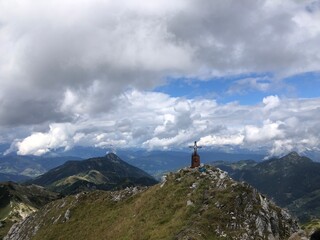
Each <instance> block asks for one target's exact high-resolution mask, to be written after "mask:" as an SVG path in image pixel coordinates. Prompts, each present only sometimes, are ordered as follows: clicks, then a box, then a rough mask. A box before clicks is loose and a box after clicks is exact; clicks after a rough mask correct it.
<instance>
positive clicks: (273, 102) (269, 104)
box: [262, 96, 280, 111]
mask: <svg viewBox="0 0 320 240" xmlns="http://www.w3.org/2000/svg"><path fill="white" fill-rule="evenodd" d="M262 102H263V103H264V104H265V106H264V109H265V110H266V111H268V110H271V109H273V108H275V107H277V106H279V105H280V99H279V97H278V96H268V97H265V98H264V99H263V100H262Z"/></svg>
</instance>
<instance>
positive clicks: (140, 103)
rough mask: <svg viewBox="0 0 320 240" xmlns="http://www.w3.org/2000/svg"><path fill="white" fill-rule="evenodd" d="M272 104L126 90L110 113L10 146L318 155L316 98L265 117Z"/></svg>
mask: <svg viewBox="0 0 320 240" xmlns="http://www.w3.org/2000/svg"><path fill="white" fill-rule="evenodd" d="M266 99H268V100H266ZM274 100H275V99H274V98H272V97H266V98H264V99H263V100H262V102H261V104H258V105H256V106H253V107H252V106H241V105H239V104H237V103H233V104H217V103H216V102H215V101H210V100H208V99H197V100H190V99H184V98H173V97H170V96H168V95H166V94H163V93H154V92H141V91H138V90H130V91H128V92H126V93H125V94H123V95H122V96H120V97H119V98H118V99H117V100H116V99H114V101H115V102H116V103H115V105H113V107H112V108H111V110H110V112H107V113H101V114H97V115H94V116H93V117H90V118H88V117H87V116H86V115H79V117H78V118H77V119H75V120H74V122H73V123H60V124H51V125H50V129H49V131H45V130H42V131H35V132H34V133H32V134H30V135H29V136H28V137H25V138H24V139H21V140H19V139H16V140H15V141H14V144H13V145H14V147H16V149H17V150H18V154H22V155H24V154H36V155H40V154H43V153H46V152H48V151H50V150H51V149H56V148H69V147H72V146H74V145H84V146H100V147H106V148H108V147H110V146H111V145H112V146H113V147H119V148H126V147H142V148H147V149H157V148H160V149H168V148H173V149H176V148H186V147H187V146H188V145H189V143H190V142H193V141H195V140H198V141H199V144H201V145H204V146H207V147H214V148H223V147H224V146H226V145H227V146H229V147H230V148H233V147H234V148H235V149H236V148H237V147H240V148H244V149H250V150H261V149H264V150H269V153H270V155H281V154H282V153H284V152H285V151H289V150H296V151H299V152H303V151H308V150H316V151H317V150H319V149H318V145H317V143H318V142H319V141H320V134H319V132H320V126H319V124H318V116H319V114H320V109H319V107H318V106H319V104H320V99H308V100H306V99H301V100H298V99H281V100H280V99H278V100H279V101H278V100H276V101H275V102H277V107H274V108H273V109H272V111H270V112H269V113H268V114H267V113H266V111H265V107H266V103H267V102H268V103H273V102H274ZM267 105H268V104H267ZM266 116H267V117H268V119H265V118H266Z"/></svg>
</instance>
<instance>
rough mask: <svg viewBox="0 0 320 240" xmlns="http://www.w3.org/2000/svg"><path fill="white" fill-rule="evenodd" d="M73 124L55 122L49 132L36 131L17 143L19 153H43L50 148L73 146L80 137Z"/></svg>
mask: <svg viewBox="0 0 320 240" xmlns="http://www.w3.org/2000/svg"><path fill="white" fill-rule="evenodd" d="M73 128H74V127H73V126H71V124H53V125H50V130H49V132H47V133H41V132H35V133H33V134H31V135H30V136H29V137H27V138H25V139H23V140H22V141H20V142H16V143H15V147H17V149H18V151H17V153H18V154H19V155H43V154H45V153H47V152H49V151H50V150H53V149H56V148H61V147H64V148H65V149H68V148H71V147H72V146H73V144H74V139H77V138H78V135H76V134H75V132H74V130H73Z"/></svg>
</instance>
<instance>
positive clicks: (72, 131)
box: [0, 0, 320, 156]
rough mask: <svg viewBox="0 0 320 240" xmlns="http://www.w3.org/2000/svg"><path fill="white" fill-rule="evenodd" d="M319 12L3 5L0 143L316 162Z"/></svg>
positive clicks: (163, 2) (314, 4) (90, 2)
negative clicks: (309, 156) (202, 150)
mask: <svg viewBox="0 0 320 240" xmlns="http://www.w3.org/2000/svg"><path fill="white" fill-rule="evenodd" d="M319 23H320V1H319V0H310V1H309V0H288V1H279V0H242V1H238V0H224V1H218V0H214V1H212V0H175V1H169V0H153V1H143V0H118V1H111V0H46V1H41V0H0V143H9V144H10V148H9V149H8V150H7V151H6V153H10V152H16V153H17V154H19V155H30V154H31V155H43V154H46V153H49V152H51V151H54V150H55V149H65V150H68V149H71V148H73V147H74V146H92V147H102V148H109V147H110V146H111V145H112V146H116V147H117V148H143V149H146V150H152V149H164V150H166V149H181V148H185V147H186V146H188V145H189V144H191V143H192V142H193V141H195V140H197V141H199V144H201V145H203V146H205V147H206V148H213V149H218V150H222V151H238V150H245V151H254V152H257V151H264V152H266V153H267V154H268V155H270V156H280V155H283V154H286V153H288V152H290V151H297V152H300V153H303V152H307V151H315V152H319V151H320V148H319V142H320V124H319V119H320V90H319V89H320V45H319V43H320V24H319Z"/></svg>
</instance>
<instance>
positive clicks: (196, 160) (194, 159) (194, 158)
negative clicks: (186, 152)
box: [189, 141, 202, 168]
mask: <svg viewBox="0 0 320 240" xmlns="http://www.w3.org/2000/svg"><path fill="white" fill-rule="evenodd" d="M189 148H193V153H192V155H191V168H195V167H199V166H200V156H199V154H198V148H202V146H198V145H197V141H194V145H193V146H189Z"/></svg>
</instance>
